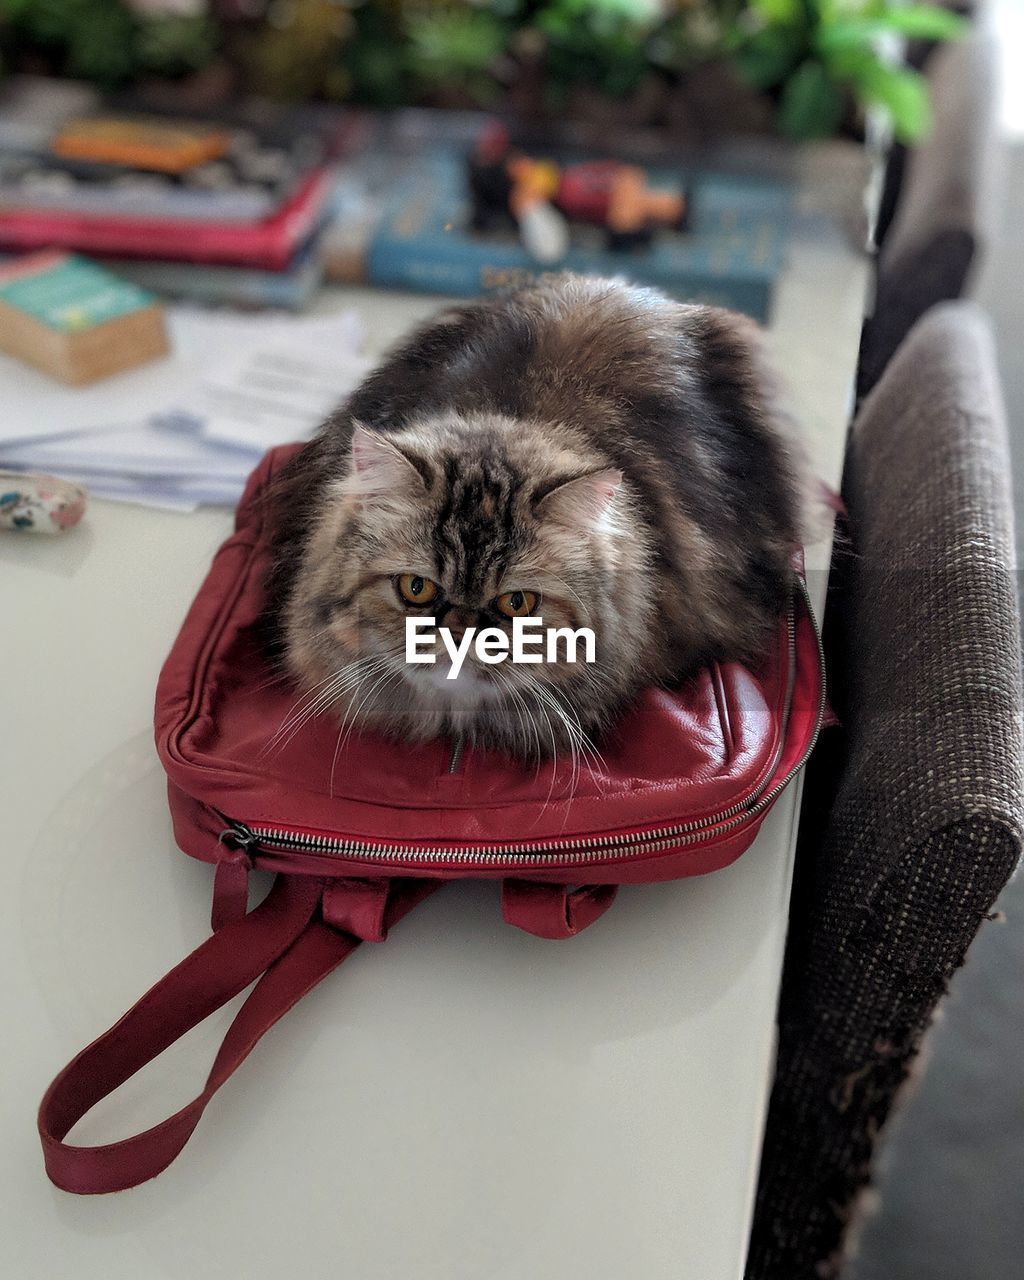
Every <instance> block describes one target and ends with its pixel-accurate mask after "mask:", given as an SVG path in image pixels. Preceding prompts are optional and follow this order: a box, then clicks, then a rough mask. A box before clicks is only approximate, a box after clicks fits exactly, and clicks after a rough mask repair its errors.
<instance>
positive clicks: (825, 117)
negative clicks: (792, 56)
mask: <svg viewBox="0 0 1024 1280" xmlns="http://www.w3.org/2000/svg"><path fill="white" fill-rule="evenodd" d="M843 106H844V103H843V94H842V90H841V89H840V87H839V85H837V84H836V82H835V81H834V80H833V79H832V77H831V76H830V75H829V73H828V70H827V69H826V68H825V66H824V65H823V64H822V63H821V62H818V61H817V60H815V59H808V60H807V61H806V62H803V63H801V64H800V66H799V67H798V68H797V69H796V71H795V72H794V74H793V75H792V76H790V78H789V79H788V80H787V81H786V84H785V87H784V88H783V90H782V97H781V98H780V100H779V114H778V120H779V128H780V129H781V130H782V132H783V133H785V134H787V135H788V136H789V137H790V138H798V139H808V138H827V137H828V136H829V135H830V134H833V133H835V131H836V129H837V128H838V126H839V122H840V121H841V120H842V118H843Z"/></svg>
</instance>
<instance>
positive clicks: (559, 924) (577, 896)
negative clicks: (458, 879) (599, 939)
mask: <svg viewBox="0 0 1024 1280" xmlns="http://www.w3.org/2000/svg"><path fill="white" fill-rule="evenodd" d="M617 889H618V885H614V884H588V885H581V886H579V887H578V888H576V889H571V888H570V887H569V886H568V885H565V884H547V883H546V882H545V881H541V880H503V881H502V882H501V914H502V915H503V916H504V918H505V920H506V922H507V923H508V924H511V925H515V927H516V928H517V929H525V931H526V932H527V933H533V934H536V936H537V937H538V938H551V939H557V938H573V937H575V936H576V934H577V933H579V932H580V931H581V930H582V929H585V928H586V927H587V926H588V925H591V924H593V923H594V921H595V920H596V919H597V918H598V917H599V916H603V915H604V913H605V912H606V911H607V910H608V908H609V907H610V906H611V905H612V901H613V900H614V898H615V893H616V890H617Z"/></svg>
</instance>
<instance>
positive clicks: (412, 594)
mask: <svg viewBox="0 0 1024 1280" xmlns="http://www.w3.org/2000/svg"><path fill="white" fill-rule="evenodd" d="M395 585H396V586H397V587H398V594H399V595H400V596H401V597H402V599H403V600H404V601H405V603H406V604H418V605H428V604H433V602H434V601H435V600H436V599H437V597H438V593H439V592H440V590H441V588H440V587H439V586H438V585H437V583H436V582H433V581H432V580H431V579H430V578H424V577H423V576H422V574H419V573H403V574H402V575H401V576H400V577H399V578H397V579H396V581H395Z"/></svg>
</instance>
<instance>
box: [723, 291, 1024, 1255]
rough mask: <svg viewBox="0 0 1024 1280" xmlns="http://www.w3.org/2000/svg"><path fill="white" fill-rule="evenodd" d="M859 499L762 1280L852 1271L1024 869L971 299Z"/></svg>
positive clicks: (995, 508)
mask: <svg viewBox="0 0 1024 1280" xmlns="http://www.w3.org/2000/svg"><path fill="white" fill-rule="evenodd" d="M845 491H846V494H847V502H848V505H849V508H850V515H851V523H852V530H853V543H854V549H855V554H854V558H853V560H852V574H851V575H850V586H849V599H848V600H847V601H846V610H845V614H844V617H845V629H846V631H847V635H846V636H845V641H846V643H845V646H843V647H842V648H843V650H844V651H845V652H846V653H847V654H848V658H847V661H848V665H849V669H848V670H847V671H846V672H845V673H844V675H845V677H846V685H847V689H848V694H849V697H848V708H847V710H846V712H845V721H846V722H845V726H844V729H843V737H842V739H841V741H842V746H843V750H844V752H845V765H844V768H843V771H842V774H841V777H840V780H839V786H838V791H837V794H836V797H835V801H834V804H833V806H832V809H831V813H830V814H829V816H828V821H827V825H826V827H825V830H824V833H823V834H821V835H820V836H819V837H818V838H816V839H813V840H805V841H804V842H802V845H801V849H800V853H799V857H798V864H797V885H796V892H795V896H794V906H793V912H792V919H791V929H790V942H789V947H788V953H787V961H786V972H785V976H784V981H783V992H782V1000H781V1005H780V1048H779V1062H778V1073H777V1078H776V1082H775V1086H774V1090H773V1094H772V1100H771V1107H770V1114H769V1122H768V1128H767V1133H766V1140H765V1151H764V1157H763V1164H762V1177H761V1185H760V1188H759V1193H758V1207H757V1215H756V1221H755V1229H754V1233H753V1238H752V1245H751V1255H750V1262H749V1269H748V1276H749V1277H751V1278H754V1277H756V1278H757V1280H769V1278H771V1280H801V1278H802V1277H805V1276H806V1277H808V1278H810V1277H814V1280H821V1277H823V1276H832V1275H835V1274H837V1272H838V1267H839V1249H840V1245H841V1241H842V1236H843V1231H844V1228H845V1225H846V1223H847V1220H848V1217H849V1213H850V1209H851V1205H852V1203H853V1200H854V1197H855V1194H856V1192H857V1190H858V1188H859V1187H860V1186H861V1185H862V1184H863V1182H864V1181H865V1179H866V1178H867V1176H868V1170H869V1164H870V1158H871V1154H872V1150H873V1146H874V1141H875V1137H876V1135H877V1131H878V1128H879V1127H880V1125H881V1124H882V1123H883V1122H884V1120H885V1118H886V1116H887V1115H888V1113H889V1111H890V1108H891V1106H892V1102H893V1098H894V1096H895V1093H896V1091H897V1089H898V1087H899V1085H900V1083H901V1082H902V1080H903V1079H904V1077H905V1075H906V1072H907V1070H908V1067H909V1064H910V1061H911V1059H912V1057H913V1055H914V1053H915V1052H916V1050H917V1047H918V1045H919V1042H920V1039H921V1036H922V1035H923V1033H924V1031H925V1029H926V1027H927V1025H928V1022H929V1020H930V1018H931V1015H932V1012H933V1010H934V1007H935V1004H936V1002H937V1001H938V999H939V998H940V997H941V995H942V993H943V991H944V990H945V987H946V984H947V983H948V980H949V978H950V976H951V974H952V972H953V971H954V969H955V968H956V967H957V965H959V964H960V963H961V962H962V960H963V956H964V953H965V951H966V949H967V947H968V945H969V943H970V941H971V939H972V938H973V937H974V935H975V933H976V931H977V929H978V928H979V926H980V923H981V922H982V920H983V919H984V918H985V916H986V914H987V912H988V911H989V910H990V908H991V905H992V903H993V901H994V899H995V897H996V895H997V894H998V892H999V890H1000V889H1001V887H1002V886H1003V884H1005V882H1006V880H1007V879H1008V877H1009V875H1010V874H1011V872H1012V870H1013V868H1014V866H1015V865H1016V863H1017V860H1018V858H1019V854H1020V845H1021V807H1022V794H1024V775H1022V767H1024V765H1022V762H1024V744H1022V736H1021V735H1022V708H1021V680H1020V651H1019V639H1018V636H1019V617H1018V612H1017V602H1016V592H1015V586H1016V583H1015V573H1014V563H1013V536H1012V534H1013V530H1012V516H1011V507H1010V491H1009V463H1008V458H1007V452H1006V440H1005V428H1004V423H1003V415H1002V407H1001V403H1000V397H999V389H998V385H997V382H996V377H995V372H994V363H993V354H992V345H991V341H990V338H989V335H988V332H987V329H986V326H985V323H984V320H983V318H982V317H981V315H980V313H979V312H977V311H976V309H974V308H973V307H971V306H970V305H969V304H962V303H961V304H949V305H946V306H943V307H941V308H938V309H936V310H935V311H933V312H932V313H931V314H930V315H929V316H928V317H926V319H925V320H924V321H922V322H921V323H920V324H919V325H918V326H917V327H916V328H915V329H914V331H913V333H912V334H911V336H910V338H909V340H908V341H907V343H906V344H905V346H904V347H903V348H902V349H901V351H900V352H899V354H898V355H897V357H896V359H895V361H894V362H893V364H892V365H891V367H890V368H889V370H888V371H887V372H886V374H885V376H884V378H883V379H882V381H881V383H880V384H879V386H878V387H877V388H876V390H875V391H874V393H873V394H872V395H871V396H870V397H869V399H868V400H867V402H866V403H865V405H864V407H863V410H862V413H861V415H860V418H859V420H858V422H857V424H856V426H855V430H854V434H853V439H852V445H851V452H850V461H849V465H848V475H847V480H846V484H845ZM815 785H816V782H815V778H814V776H813V775H812V776H811V777H809V779H808V789H812V788H813V787H814V786H815Z"/></svg>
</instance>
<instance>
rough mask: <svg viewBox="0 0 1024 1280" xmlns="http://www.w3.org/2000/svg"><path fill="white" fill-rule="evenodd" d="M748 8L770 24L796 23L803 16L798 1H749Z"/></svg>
mask: <svg viewBox="0 0 1024 1280" xmlns="http://www.w3.org/2000/svg"><path fill="white" fill-rule="evenodd" d="M750 8H751V9H752V10H753V12H754V13H756V14H757V15H758V17H760V18H763V19H764V20H765V22H770V23H772V24H775V23H779V24H789V23H797V22H799V21H800V18H801V16H802V14H803V5H802V4H801V2H800V0H750Z"/></svg>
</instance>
